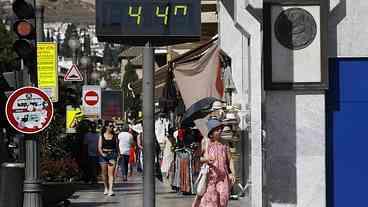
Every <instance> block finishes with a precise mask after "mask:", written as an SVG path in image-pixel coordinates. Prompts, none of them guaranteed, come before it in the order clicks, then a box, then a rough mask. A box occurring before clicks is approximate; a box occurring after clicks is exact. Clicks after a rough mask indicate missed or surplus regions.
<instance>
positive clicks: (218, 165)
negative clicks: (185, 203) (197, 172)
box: [192, 119, 235, 207]
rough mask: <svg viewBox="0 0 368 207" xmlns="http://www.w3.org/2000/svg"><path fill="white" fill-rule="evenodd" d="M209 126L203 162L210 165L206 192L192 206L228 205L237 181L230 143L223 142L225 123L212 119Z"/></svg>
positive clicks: (221, 206) (218, 206)
mask: <svg viewBox="0 0 368 207" xmlns="http://www.w3.org/2000/svg"><path fill="white" fill-rule="evenodd" d="M207 126H208V138H209V141H208V144H204V145H205V146H206V145H207V147H205V150H204V156H203V157H202V158H201V161H202V162H205V163H208V165H209V166H210V168H209V172H208V174H207V179H208V180H207V189H206V192H205V194H204V195H203V196H202V197H200V196H197V197H196V198H195V200H194V202H193V205H192V207H226V206H227V204H228V201H229V197H230V190H231V185H232V184H234V182H235V176H234V164H233V160H232V158H231V153H230V149H229V146H228V145H225V144H222V143H221V142H220V141H221V132H222V129H223V124H222V123H221V122H220V121H218V120H216V119H210V120H208V123H207Z"/></svg>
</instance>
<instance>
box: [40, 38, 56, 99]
mask: <svg viewBox="0 0 368 207" xmlns="http://www.w3.org/2000/svg"><path fill="white" fill-rule="evenodd" d="M37 80H38V88H40V89H42V90H43V91H44V92H45V93H46V94H47V95H48V96H49V97H50V98H51V100H52V101H53V102H57V101H58V65H57V44H56V43H54V42H37Z"/></svg>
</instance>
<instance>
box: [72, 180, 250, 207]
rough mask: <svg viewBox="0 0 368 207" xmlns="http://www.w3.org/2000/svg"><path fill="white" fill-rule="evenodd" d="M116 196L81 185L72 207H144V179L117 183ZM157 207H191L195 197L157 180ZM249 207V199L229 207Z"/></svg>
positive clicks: (96, 186) (100, 189)
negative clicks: (172, 189)
mask: <svg viewBox="0 0 368 207" xmlns="http://www.w3.org/2000/svg"><path fill="white" fill-rule="evenodd" d="M114 192H115V196H106V195H103V184H102V183H100V184H97V185H81V186H80V190H79V191H77V192H76V193H74V195H73V196H72V197H71V198H69V201H70V202H71V207H143V183H142V178H141V177H140V176H139V177H138V176H137V177H130V179H129V181H128V182H127V183H116V184H115V188H114ZM156 195H157V196H156V206H157V207H172V206H175V207H191V205H192V201H193V199H194V196H192V195H181V194H179V193H175V192H172V191H171V189H170V188H169V187H167V186H166V185H164V184H163V183H161V182H159V181H158V180H156ZM240 206H241V207H249V206H250V205H249V200H248V198H247V197H244V198H241V199H240V200H232V201H230V205H229V207H240Z"/></svg>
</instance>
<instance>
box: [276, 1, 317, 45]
mask: <svg viewBox="0 0 368 207" xmlns="http://www.w3.org/2000/svg"><path fill="white" fill-rule="evenodd" d="M316 33H317V25H316V21H315V20H314V18H313V16H312V15H311V14H310V13H309V12H308V11H306V10H304V9H302V8H290V9H287V10H285V11H282V12H281V13H280V14H279V16H278V17H277V19H276V21H275V35H276V38H277V40H278V41H279V42H280V44H281V45H283V46H284V47H286V48H289V49H291V50H300V49H304V48H306V47H308V46H309V45H310V44H311V43H312V42H313V40H314V39H315V37H316Z"/></svg>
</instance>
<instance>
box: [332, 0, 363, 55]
mask: <svg viewBox="0 0 368 207" xmlns="http://www.w3.org/2000/svg"><path fill="white" fill-rule="evenodd" d="M367 10H368V1H366V0H354V1H351V0H330V14H329V19H328V20H329V25H328V55H329V57H336V56H338V57H367V56H368V36H367V34H368V26H367V19H368V12H367Z"/></svg>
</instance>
